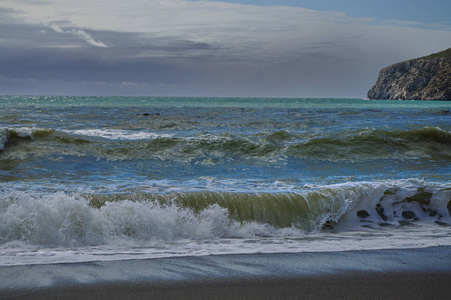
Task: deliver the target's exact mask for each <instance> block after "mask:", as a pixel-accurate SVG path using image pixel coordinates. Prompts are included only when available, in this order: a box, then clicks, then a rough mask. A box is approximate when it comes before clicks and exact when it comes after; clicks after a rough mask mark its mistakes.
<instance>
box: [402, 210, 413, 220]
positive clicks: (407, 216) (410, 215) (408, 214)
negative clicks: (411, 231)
mask: <svg viewBox="0 0 451 300" xmlns="http://www.w3.org/2000/svg"><path fill="white" fill-rule="evenodd" d="M402 217H403V218H404V219H413V218H415V213H414V212H413V211H410V210H408V211H403V212H402Z"/></svg>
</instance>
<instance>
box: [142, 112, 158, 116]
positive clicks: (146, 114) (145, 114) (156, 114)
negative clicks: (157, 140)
mask: <svg viewBox="0 0 451 300" xmlns="http://www.w3.org/2000/svg"><path fill="white" fill-rule="evenodd" d="M138 115H143V116H150V115H153V116H159V115H160V113H155V114H149V113H143V114H138Z"/></svg>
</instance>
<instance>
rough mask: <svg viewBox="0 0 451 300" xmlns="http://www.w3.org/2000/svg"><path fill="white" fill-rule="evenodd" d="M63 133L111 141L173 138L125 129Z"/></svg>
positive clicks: (67, 131) (82, 130)
mask: <svg viewBox="0 0 451 300" xmlns="http://www.w3.org/2000/svg"><path fill="white" fill-rule="evenodd" d="M63 132H66V133H69V134H76V135H83V136H90V137H101V138H105V139H111V140H145V139H156V138H168V137H171V136H173V135H172V134H157V133H153V132H146V131H131V130H123V129H78V130H63Z"/></svg>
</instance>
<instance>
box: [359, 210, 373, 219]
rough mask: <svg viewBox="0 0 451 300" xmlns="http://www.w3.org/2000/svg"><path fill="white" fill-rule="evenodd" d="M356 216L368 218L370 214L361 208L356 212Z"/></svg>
mask: <svg viewBox="0 0 451 300" xmlns="http://www.w3.org/2000/svg"><path fill="white" fill-rule="evenodd" d="M357 216H358V217H359V218H368V217H369V216H370V214H369V213H368V212H367V211H366V210H363V209H362V210H359V211H358V212H357Z"/></svg>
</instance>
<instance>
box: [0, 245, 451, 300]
mask: <svg viewBox="0 0 451 300" xmlns="http://www.w3.org/2000/svg"><path fill="white" fill-rule="evenodd" d="M450 282H451V247H432V248H423V249H403V250H378V251H349V252H327V253H298V254H255V255H223V256H203V257H181V258H165V259H150V260H142V261H140V260H130V261H110V262H90V263H82V264H80V263H74V264H55V265H29V266H10V267H7V266H3V267H0V299H326V298H328V299H330V298H333V299H425V298H426V299H427V298H430V299H449V295H450V294H451V284H450Z"/></svg>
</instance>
